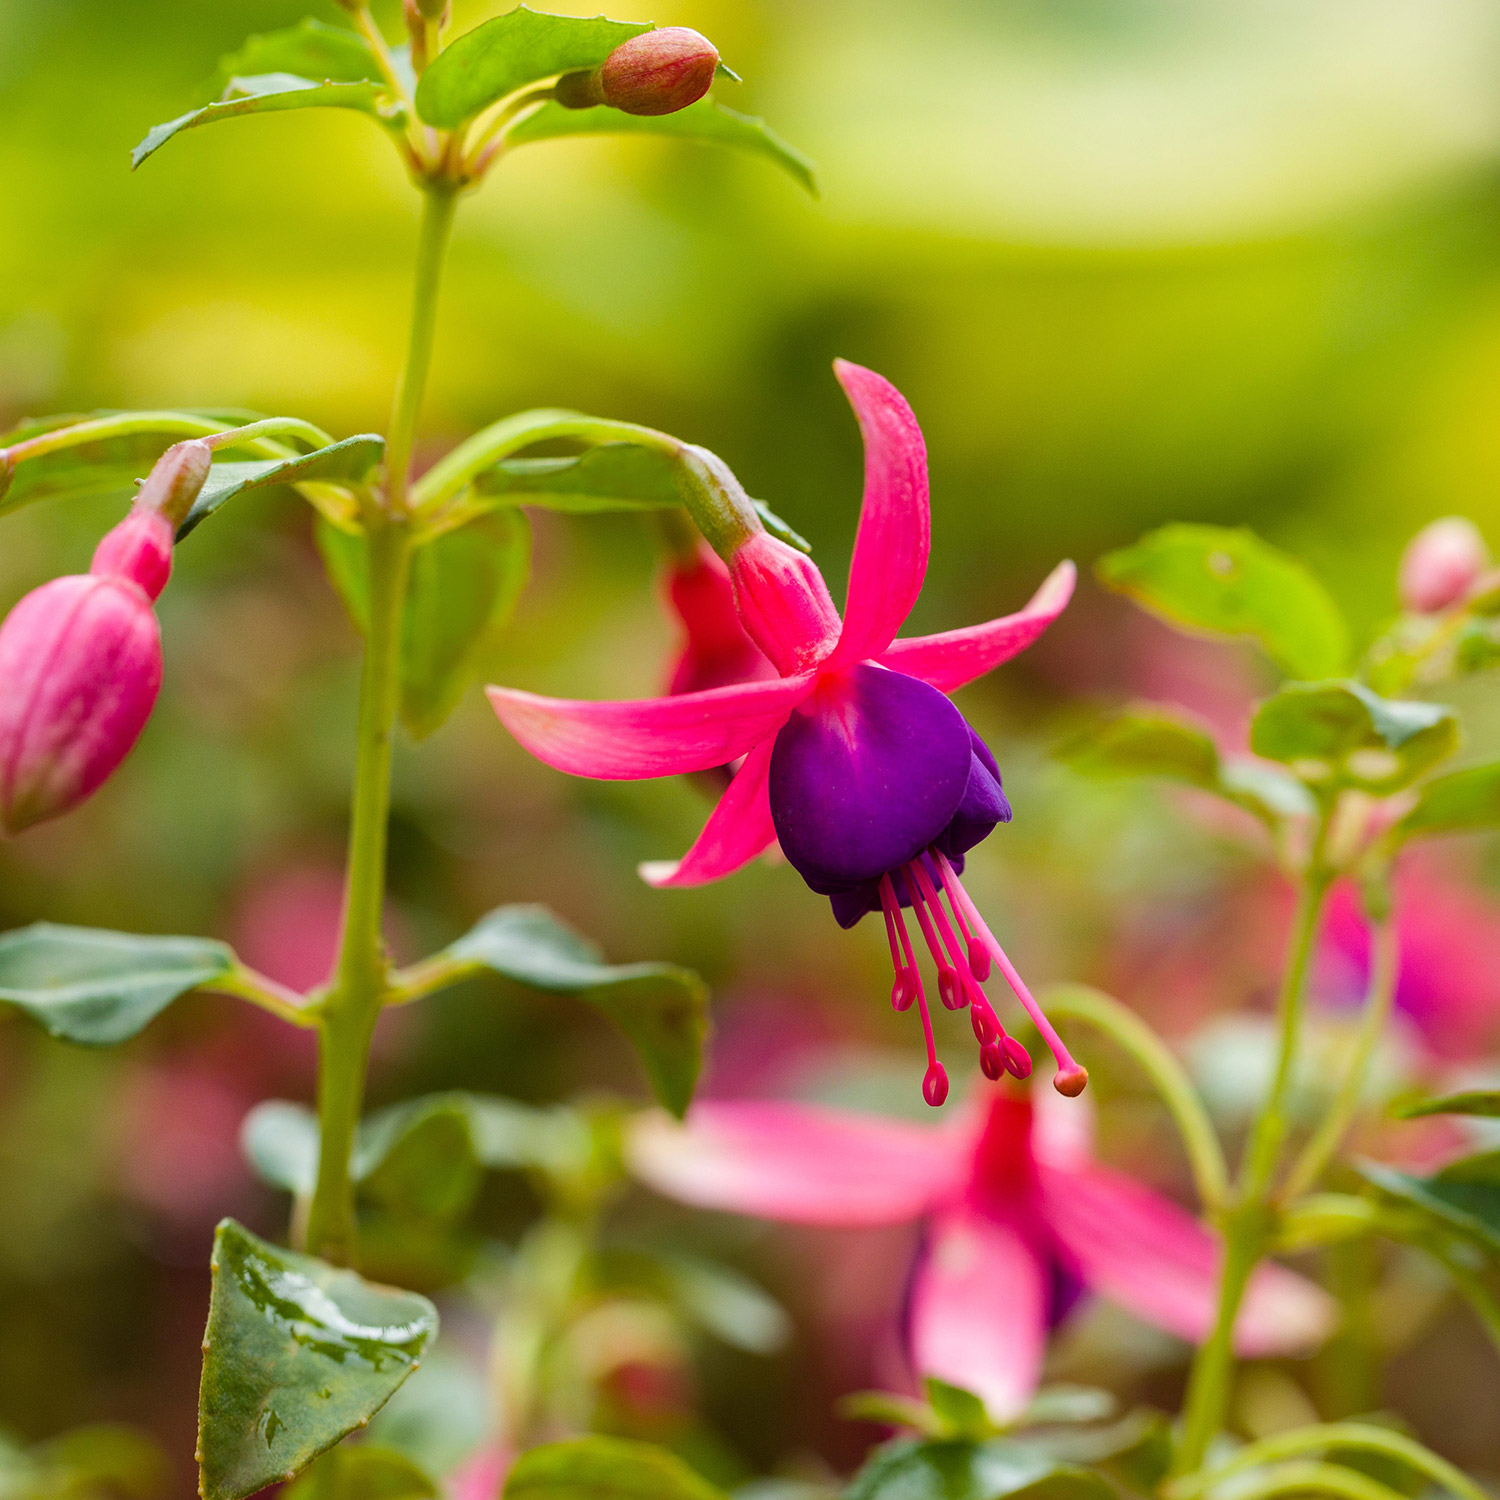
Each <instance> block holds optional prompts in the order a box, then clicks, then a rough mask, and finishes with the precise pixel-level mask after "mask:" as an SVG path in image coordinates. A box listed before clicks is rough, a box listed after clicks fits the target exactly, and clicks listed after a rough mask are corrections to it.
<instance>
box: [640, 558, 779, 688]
mask: <svg viewBox="0 0 1500 1500" xmlns="http://www.w3.org/2000/svg"><path fill="white" fill-rule="evenodd" d="M662 593H663V594H664V596H665V598H666V603H667V607H668V608H669V609H670V610H671V612H672V614H673V615H675V616H676V617H677V620H678V621H679V622H680V624H681V626H682V645H681V646H680V648H679V649H678V652H677V655H676V657H675V659H674V660H673V663H672V669H671V672H670V673H669V674H668V677H667V691H668V692H669V693H674V694H675V693H698V692H702V691H703V690H704V689H705V688H716V687H729V686H730V685H731V684H733V683H736V682H758V681H761V680H763V679H765V678H768V677H774V676H775V675H776V668H775V667H773V666H772V665H771V663H770V662H769V661H767V660H766V658H765V655H764V653H763V652H762V651H761V649H760V647H759V646H757V645H756V644H755V642H754V641H752V640H751V639H750V637H749V636H748V635H747V634H746V633H745V627H744V626H743V625H741V624H740V617H739V614H738V612H737V611H736V610H735V607H734V585H733V584H732V583H731V582H730V579H729V569H728V568H726V567H725V566H724V564H723V562H721V561H720V559H719V555H718V554H717V553H716V552H715V551H714V550H713V548H712V547H710V546H709V545H708V543H707V542H704V541H699V542H698V543H697V544H696V546H695V547H694V548H693V551H692V553H691V555H690V556H688V557H674V558H673V559H672V561H671V563H670V564H669V565H668V566H667V568H666V569H665V570H664V572H663V575H662Z"/></svg>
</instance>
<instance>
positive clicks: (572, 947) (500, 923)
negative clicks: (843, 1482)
mask: <svg viewBox="0 0 1500 1500" xmlns="http://www.w3.org/2000/svg"><path fill="white" fill-rule="evenodd" d="M444 960H447V961H450V962H454V963H460V964H476V965H480V966H482V967H484V968H487V969H493V970H494V971H495V972H496V973H497V974H503V975H504V976H505V977H506V978H507V979H513V980H515V981H516V982H517V983H518V984H524V985H529V986H530V987H531V988H532V989H537V990H547V991H549V992H551V993H554V994H560V995H577V996H578V997H579V998H580V999H582V1000H585V1001H587V1002H588V1003H589V1004H590V1005H592V1006H594V1007H596V1008H597V1009H598V1010H601V1011H603V1012H604V1014H605V1015H607V1016H608V1017H609V1018H610V1019H611V1020H612V1021H613V1022H614V1023H615V1024H616V1025H617V1026H618V1027H619V1028H620V1030H621V1031H623V1032H624V1033H625V1035H626V1036H627V1037H628V1038H629V1039H630V1041H631V1044H632V1045H633V1046H634V1047H635V1050H636V1052H637V1053H638V1054H639V1056H640V1059H641V1062H642V1064H643V1065H644V1067H645V1069H646V1075H647V1077H648V1078H649V1079H650V1080H651V1087H652V1089H653V1091H654V1092H655V1094H656V1097H657V1098H658V1099H659V1100H660V1101H661V1102H662V1104H664V1105H665V1106H666V1107H667V1108H668V1109H669V1110H671V1112H672V1113H673V1114H675V1115H678V1116H679V1117H680V1116H681V1115H683V1114H684V1113H686V1111H687V1107H688V1104H689V1103H690V1102H691V1100H692V1096H693V1086H694V1085H695V1084H696V1082H697V1080H698V1070H699V1068H700V1067H701V1065H702V1059H703V1042H704V1038H705V1036H706V1035H707V1031H708V991H707V989H706V988H705V986H704V984H703V981H702V980H701V979H700V978H699V977H698V976H697V975H696V974H694V973H693V972H692V970H691V969H683V968H679V967H678V966H677V965H676V964H665V963H637V964H619V965H611V964H606V963H605V962H603V959H602V955H601V954H600V951H599V949H598V948H596V947H595V946H594V944H593V943H591V942H589V940H588V939H587V938H585V937H583V936H582V935H581V934H580V933H578V932H576V931H575V930H574V929H573V928H571V927H568V926H566V925H565V924H564V923H563V922H561V921H560V920H559V919H558V918H557V917H555V916H554V915H553V914H552V913H551V912H550V911H548V910H547V909H546V907H544V906H501V907H497V908H496V909H495V910H494V911H492V912H490V913H489V914H488V915H487V916H485V917H481V918H480V920H479V922H478V923H477V924H476V925H475V926H474V927H472V928H471V929H470V930H469V931H468V932H467V933H466V934H465V935H464V936H463V937H461V938H459V940H458V941H457V942H456V943H453V944H452V945H451V946H450V947H448V948H447V949H445V950H444V952H443V953H441V954H440V955H438V961H439V962H441V961H444Z"/></svg>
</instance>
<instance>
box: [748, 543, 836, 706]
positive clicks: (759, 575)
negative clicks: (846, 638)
mask: <svg viewBox="0 0 1500 1500" xmlns="http://www.w3.org/2000/svg"><path fill="white" fill-rule="evenodd" d="M729 577H730V580H731V581H732V582H733V584H734V604H735V608H736V609H738V610H739V612H740V620H741V622H742V623H743V625H744V627H745V630H746V633H747V634H748V635H749V637H750V639H751V640H752V641H754V642H755V644H756V645H757V646H759V647H760V649H761V650H762V651H764V652H765V654H766V655H767V656H768V657H770V658H771V661H772V662H773V663H774V664H775V667H776V670H777V671H778V672H780V673H781V674H782V675H783V676H789V675H790V674H791V673H793V672H803V671H806V670H807V668H809V667H811V666H812V665H813V664H814V663H815V662H818V661H820V660H821V659H822V658H823V657H825V656H827V655H828V653H829V652H830V651H831V650H832V649H833V647H834V644H835V643H836V642H837V640H838V638H839V631H840V629H841V625H840V622H839V612H838V610H837V609H835V608H834V604H833V599H832V597H831V596H830V595H829V592H828V585H827V584H826V583H824V581H823V575H822V574H821V573H820V572H819V571H818V565H817V564H816V563H815V562H814V561H813V560H812V559H811V558H810V557H804V556H803V555H802V553H800V552H798V551H797V549H796V548H795V547H789V546H788V545H787V544H786V543H785V542H783V541H779V540H778V539H777V538H776V537H774V536H772V535H771V534H770V532H768V531H758V532H756V533H754V535H752V536H751V537H750V538H749V540H748V541H746V542H745V543H744V544H743V545H742V546H741V547H740V548H739V549H738V551H736V552H735V554H734V556H733V557H732V558H731V559H730V561H729Z"/></svg>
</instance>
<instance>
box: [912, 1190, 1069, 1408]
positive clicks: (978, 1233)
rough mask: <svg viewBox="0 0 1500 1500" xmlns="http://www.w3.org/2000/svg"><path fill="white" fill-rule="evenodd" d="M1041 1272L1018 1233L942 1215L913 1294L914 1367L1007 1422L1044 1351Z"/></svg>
mask: <svg viewBox="0 0 1500 1500" xmlns="http://www.w3.org/2000/svg"><path fill="white" fill-rule="evenodd" d="M1047 1301H1048V1281H1047V1274H1046V1269H1045V1268H1044V1266H1043V1265H1042V1263H1041V1261H1040V1260H1039V1259H1038V1257H1037V1254H1036V1251H1035V1250H1034V1249H1033V1248H1032V1246H1031V1245H1030V1244H1028V1243H1027V1240H1026V1238H1025V1236H1024V1235H1022V1234H1021V1233H1020V1232H1019V1231H1018V1230H1017V1229H1016V1228H1015V1227H1014V1226H1013V1225H1010V1224H1006V1223H1002V1222H1000V1221H999V1220H996V1219H993V1218H990V1217H988V1216H987V1215H984V1214H981V1213H978V1212H976V1211H975V1210H973V1209H972V1208H967V1207H965V1208H960V1209H954V1210H953V1211H951V1212H948V1213H945V1214H942V1215H941V1216H940V1217H939V1218H938V1219H936V1220H935V1221H934V1223H933V1225H932V1231H931V1237H930V1239H929V1241H928V1244H927V1247H926V1250H925V1252H924V1254H923V1258H922V1262H921V1264H920V1265H919V1266H918V1268H917V1274H916V1278H915V1280H914V1281H913V1283H912V1295H911V1329H910V1334H909V1340H910V1345H911V1358H912V1364H913V1365H914V1366H915V1368H916V1372H917V1374H918V1375H923V1376H926V1375H936V1376H937V1377H938V1378H939V1379H940V1380H946V1381H948V1382H949V1384H951V1385H961V1386H963V1387H964V1388H965V1389H966V1390H971V1391H973V1392H974V1393H975V1394H976V1395H979V1396H982V1397H983V1398H984V1402H985V1405H986V1406H988V1407H989V1409H990V1415H991V1416H995V1417H1010V1416H1014V1415H1015V1414H1016V1413H1017V1412H1019V1411H1020V1410H1021V1409H1022V1408H1023V1407H1024V1406H1025V1405H1026V1403H1027V1402H1028V1401H1029V1400H1030V1399H1031V1398H1032V1396H1033V1395H1035V1394H1036V1388H1037V1383H1038V1381H1039V1379H1040V1377H1041V1372H1042V1356H1043V1354H1044V1353H1045V1352H1046V1348H1047Z"/></svg>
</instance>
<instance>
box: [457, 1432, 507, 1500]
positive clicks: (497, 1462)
mask: <svg viewBox="0 0 1500 1500" xmlns="http://www.w3.org/2000/svg"><path fill="white" fill-rule="evenodd" d="M514 1459H515V1455H514V1454H513V1453H511V1452H510V1450H509V1449H507V1448H501V1447H499V1446H497V1445H493V1444H492V1445H490V1446H489V1447H485V1448H481V1449H480V1450H479V1451H478V1452H477V1453H475V1454H474V1455H472V1456H471V1457H469V1458H466V1459H465V1460H464V1461H463V1463H461V1464H460V1465H459V1466H458V1467H457V1468H456V1469H455V1470H454V1471H453V1472H452V1473H451V1474H450V1475H449V1476H448V1480H447V1484H446V1485H445V1488H446V1489H447V1491H448V1500H499V1495H500V1489H501V1486H502V1484H503V1483H504V1481H505V1476H506V1474H508V1473H509V1472H510V1466H511V1463H512V1462H513V1461H514Z"/></svg>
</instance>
